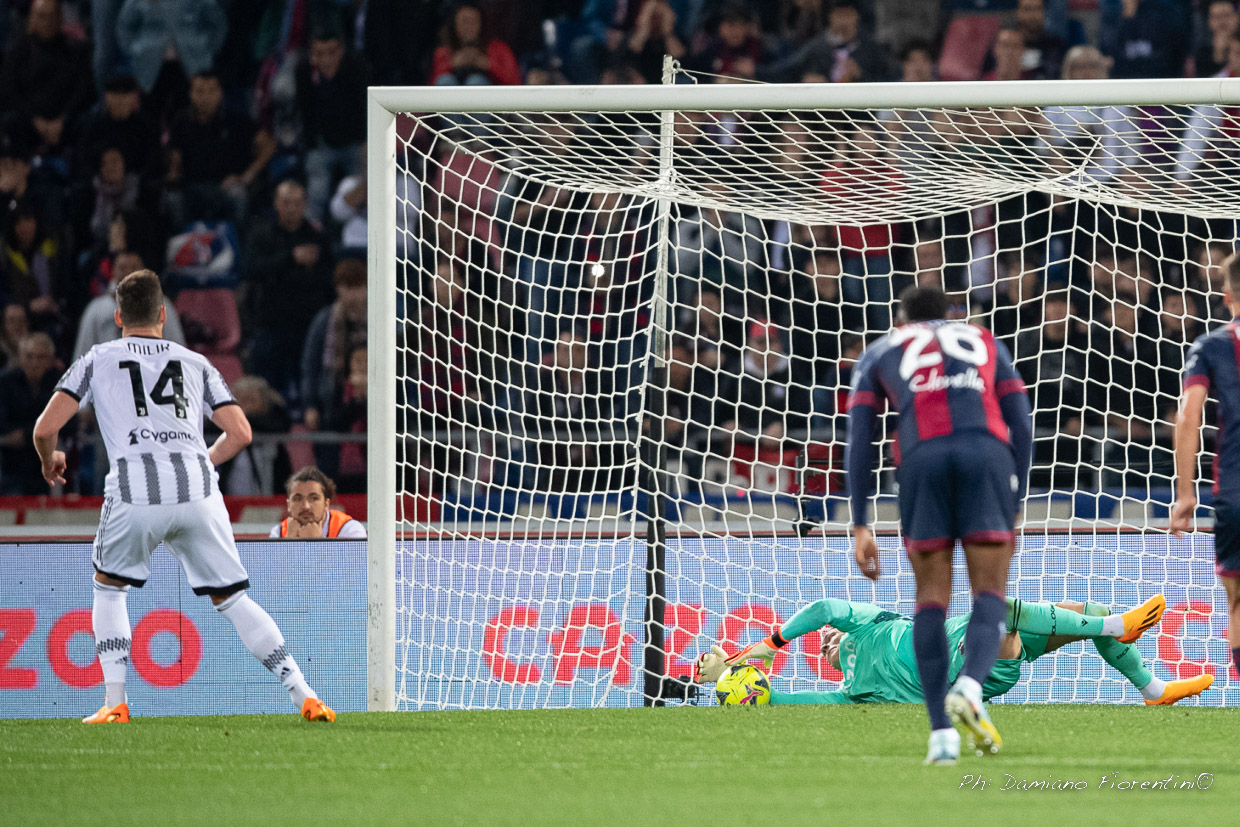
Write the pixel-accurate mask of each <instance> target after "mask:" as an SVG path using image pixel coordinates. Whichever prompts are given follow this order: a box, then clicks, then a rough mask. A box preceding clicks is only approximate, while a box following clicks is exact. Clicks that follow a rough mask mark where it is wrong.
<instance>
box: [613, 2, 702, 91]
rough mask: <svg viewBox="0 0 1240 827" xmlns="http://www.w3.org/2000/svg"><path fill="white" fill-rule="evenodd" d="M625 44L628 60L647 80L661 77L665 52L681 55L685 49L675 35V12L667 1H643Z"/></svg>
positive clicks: (673, 55)
mask: <svg viewBox="0 0 1240 827" xmlns="http://www.w3.org/2000/svg"><path fill="white" fill-rule="evenodd" d="M627 46H628V54H629V57H630V59H631V60H632V61H633V62H634V65H635V66H636V67H637V70H638V71H639V72H641V74H642V77H644V78H645V79H646V82H647V83H659V82H660V81H661V80H662V77H663V56H664V55H671V56H672V57H674V58H677V59H679V58H681V57H684V55H685V53H686V51H687V50H686V48H685V44H684V43H683V42H682V41H681V39H680V37H679V36H677V34H676V12H675V11H674V10H673V9H672V7H671V6H670V5H669V4H668V3H667V2H666V0H644V2H642V4H641V11H639V12H638V13H637V19H636V20H635V21H634V22H633V30H632V32H630V33H629V37H628V41H627Z"/></svg>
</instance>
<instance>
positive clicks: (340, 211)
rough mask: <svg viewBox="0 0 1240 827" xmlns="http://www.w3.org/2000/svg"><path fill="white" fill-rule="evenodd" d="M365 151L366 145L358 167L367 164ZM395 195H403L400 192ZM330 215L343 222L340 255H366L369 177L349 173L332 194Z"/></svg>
mask: <svg viewBox="0 0 1240 827" xmlns="http://www.w3.org/2000/svg"><path fill="white" fill-rule="evenodd" d="M365 152H366V150H365V147H362V148H360V149H359V150H358V155H359V156H361V158H359V162H358V166H359V168H360V167H362V166H364V164H363V163H362V159H363V158H364V155H365ZM396 197H397V198H400V197H401V196H400V195H399V194H398V195H397V196H396ZM331 217H332V221H335V222H336V223H337V224H338V225H340V248H339V252H340V255H342V256H356V257H358V258H363V257H365V255H366V246H367V244H368V241H369V230H368V225H367V223H366V176H364V175H361V174H358V175H348V176H345V177H344V178H342V179H340V185H339V186H337V187H336V194H335V195H333V196H332V203H331Z"/></svg>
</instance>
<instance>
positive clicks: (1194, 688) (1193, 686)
mask: <svg viewBox="0 0 1240 827" xmlns="http://www.w3.org/2000/svg"><path fill="white" fill-rule="evenodd" d="M1212 683H1214V676H1213V675H1198V676H1197V677H1195V678H1185V679H1184V680H1182V681H1167V687H1166V689H1164V690H1163V693H1162V694H1161V695H1159V696H1158V697H1157V698H1155V699H1154V700H1152V701H1146V702H1145V705H1146V706H1169V705H1171V704H1173V703H1175V702H1176V701H1182V700H1184V699H1185V698H1191V697H1192V696H1193V695H1200V694H1201V693H1202V692H1204V691H1205V690H1207V689H1209V688H1210V684H1212Z"/></svg>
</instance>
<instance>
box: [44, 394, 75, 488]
mask: <svg viewBox="0 0 1240 827" xmlns="http://www.w3.org/2000/svg"><path fill="white" fill-rule="evenodd" d="M77 411H78V401H77V400H76V399H74V398H73V397H72V396H70V395H69V394H67V393H64V392H63V391H57V392H56V393H54V394H52V398H51V399H49V400H48V402H47V407H46V408H44V409H43V413H41V414H39V419H38V421H37V422H35V424H34V449H35V450H36V451H38V452H39V459H40V460H42V461H43V479H45V480H47V484H48V485H56V484H57V483H60V484H61V485H63V484H64V482H65V476H64V474H65V452H64V451H58V450H56V442H57V440H58V438H59V436H60V429H61V428H63V427H65V425H67V424H68V423H69V420H70V419H72V418H73V415H74V414H76V413H77Z"/></svg>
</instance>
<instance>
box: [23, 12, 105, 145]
mask: <svg viewBox="0 0 1240 827" xmlns="http://www.w3.org/2000/svg"><path fill="white" fill-rule="evenodd" d="M4 12H5V13H6V14H7V13H8V9H7V4H6V8H5V9H4ZM62 26H63V20H62V18H61V5H60V0H34V2H32V3H31V4H30V15H29V17H28V18H27V20H26V33H25V34H24V35H23V36H22V37H21V38H19V39H18V40H17V42H16V43H15V44H13V46H12V47H11V48H10V49H9V51H8V54H7V55H5V59H4V65H3V68H0V112H4V113H11V116H12V117H13V119H14V120H15V122H16V123H15V124H14V126H15V127H16V128H19V129H20V130H22V132H23V133H24V135H25V141H26V142H27V143H29V144H30V145H32V146H37V145H40V144H43V145H48V146H60V145H61V143H62V139H63V137H65V135H66V131H67V129H68V127H69V123H70V121H71V120H72V119H73V118H74V117H76V116H77V115H78V114H80V113H82V112H84V111H85V110H86V109H87V108H88V107H89V106H90V104H91V101H92V99H93V97H94V93H95V88H94V83H93V81H92V80H91V68H90V50H89V48H88V47H87V46H86V45H85V44H84V43H80V42H78V41H75V40H71V39H70V38H69V37H68V36H67V35H66V34H65V33H64V31H62Z"/></svg>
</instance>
